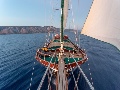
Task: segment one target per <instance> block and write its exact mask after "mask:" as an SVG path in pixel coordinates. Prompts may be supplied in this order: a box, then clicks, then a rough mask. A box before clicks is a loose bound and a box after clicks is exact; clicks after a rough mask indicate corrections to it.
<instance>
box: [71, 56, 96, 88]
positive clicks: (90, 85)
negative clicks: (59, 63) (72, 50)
mask: <svg viewBox="0 0 120 90" xmlns="http://www.w3.org/2000/svg"><path fill="white" fill-rule="evenodd" d="M71 56H72V58H73V59H74V61H75V62H76V64H77V66H78V68H79V69H80V71H81V73H82V75H83V77H84V78H85V80H86V82H87V83H88V85H89V87H90V89H91V90H94V87H93V86H92V84H91V83H90V81H89V80H88V78H87V76H86V75H85V73H84V72H83V70H82V69H81V67H80V66H79V64H78V63H77V61H76V60H75V58H74V57H73V55H72V54H71Z"/></svg>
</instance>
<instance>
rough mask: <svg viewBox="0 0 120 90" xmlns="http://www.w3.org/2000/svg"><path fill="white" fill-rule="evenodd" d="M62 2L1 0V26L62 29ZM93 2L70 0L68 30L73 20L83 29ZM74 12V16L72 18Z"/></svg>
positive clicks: (53, 0) (51, 0) (89, 0)
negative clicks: (53, 27)
mask: <svg viewBox="0 0 120 90" xmlns="http://www.w3.org/2000/svg"><path fill="white" fill-rule="evenodd" d="M60 2H61V0H0V26H55V27H60V15H61V14H60V13H61V11H60V10H55V9H60ZM91 4H92V0H70V4H69V8H71V5H72V10H69V15H68V22H67V28H68V27H72V25H73V23H72V19H73V18H74V24H75V25H76V26H78V28H82V27H83V24H84V22H85V19H86V16H87V14H88V12H89V9H90V6H91ZM72 11H73V16H72Z"/></svg>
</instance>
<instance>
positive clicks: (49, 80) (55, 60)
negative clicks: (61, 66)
mask: <svg viewBox="0 0 120 90" xmlns="http://www.w3.org/2000/svg"><path fill="white" fill-rule="evenodd" d="M55 55H56V54H55ZM55 62H56V60H55ZM55 62H54V64H55ZM54 67H55V65H54V66H53V68H54ZM53 71H54V70H53V69H52V72H51V77H50V80H49V82H51V79H52V75H53V74H52V73H53ZM49 86H50V83H49V85H48V89H47V90H49Z"/></svg>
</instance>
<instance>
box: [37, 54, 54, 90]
mask: <svg viewBox="0 0 120 90" xmlns="http://www.w3.org/2000/svg"><path fill="white" fill-rule="evenodd" d="M54 54H55V53H54ZM54 54H53V56H52V58H51V60H50V62H49V65H48V67H47V69H46V71H45V73H44V75H43V78H42V80H41V82H40V84H39V86H38V88H37V90H41V87H42V84H43V81H44V79H45V76H46V74H47V72H48V70H49V67H50V63H51V61H52V59H53V57H54Z"/></svg>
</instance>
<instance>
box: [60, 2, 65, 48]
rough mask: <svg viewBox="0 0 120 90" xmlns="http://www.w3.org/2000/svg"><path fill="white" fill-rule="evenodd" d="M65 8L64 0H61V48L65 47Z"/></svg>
mask: <svg viewBox="0 0 120 90" xmlns="http://www.w3.org/2000/svg"><path fill="white" fill-rule="evenodd" d="M63 9H64V0H61V30H60V43H61V49H63V29H64V27H63V21H64V18H63V17H64V16H63V13H64V12H63Z"/></svg>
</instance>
